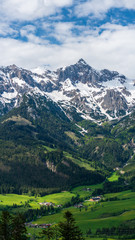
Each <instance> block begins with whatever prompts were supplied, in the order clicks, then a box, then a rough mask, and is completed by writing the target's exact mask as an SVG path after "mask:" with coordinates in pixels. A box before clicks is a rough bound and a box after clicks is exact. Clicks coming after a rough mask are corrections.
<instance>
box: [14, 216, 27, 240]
mask: <svg viewBox="0 0 135 240" xmlns="http://www.w3.org/2000/svg"><path fill="white" fill-rule="evenodd" d="M26 232H27V230H26V227H25V220H24V218H23V216H22V214H18V215H17V216H15V217H14V218H13V220H12V238H13V240H26V239H27V237H26Z"/></svg>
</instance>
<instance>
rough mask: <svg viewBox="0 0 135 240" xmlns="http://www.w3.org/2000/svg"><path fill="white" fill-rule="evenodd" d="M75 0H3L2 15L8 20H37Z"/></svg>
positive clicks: (1, 4)
mask: <svg viewBox="0 0 135 240" xmlns="http://www.w3.org/2000/svg"><path fill="white" fill-rule="evenodd" d="M72 1H73V0H1V3H0V15H1V19H2V18H3V17H4V18H6V19H7V20H10V21H13V20H20V21H21V20H35V19H38V18H42V17H44V16H49V15H52V14H55V13H56V12H58V11H59V10H60V9H61V8H62V7H68V6H70V5H71V4H72Z"/></svg>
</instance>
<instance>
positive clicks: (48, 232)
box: [41, 226, 54, 240]
mask: <svg viewBox="0 0 135 240" xmlns="http://www.w3.org/2000/svg"><path fill="white" fill-rule="evenodd" d="M41 235H42V236H45V237H46V238H45V239H47V240H51V239H53V237H54V230H53V229H52V228H51V227H50V226H49V227H47V228H46V229H44V230H43V231H42V233H41Z"/></svg>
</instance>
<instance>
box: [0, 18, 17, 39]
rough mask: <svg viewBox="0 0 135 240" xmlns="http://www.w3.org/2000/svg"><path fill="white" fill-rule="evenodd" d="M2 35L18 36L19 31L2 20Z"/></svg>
mask: <svg viewBox="0 0 135 240" xmlns="http://www.w3.org/2000/svg"><path fill="white" fill-rule="evenodd" d="M0 35H2V36H4V37H5V36H7V35H12V36H16V35H17V31H16V30H14V29H13V28H11V27H10V26H9V24H8V23H6V22H0Z"/></svg>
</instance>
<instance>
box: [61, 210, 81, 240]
mask: <svg viewBox="0 0 135 240" xmlns="http://www.w3.org/2000/svg"><path fill="white" fill-rule="evenodd" d="M64 218H65V221H64V222H60V223H59V224H58V225H59V231H60V233H61V236H62V240H84V238H83V235H82V232H81V231H80V229H79V227H78V226H76V223H75V219H74V217H73V215H72V213H71V212H69V211H67V212H65V214H64Z"/></svg>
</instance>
